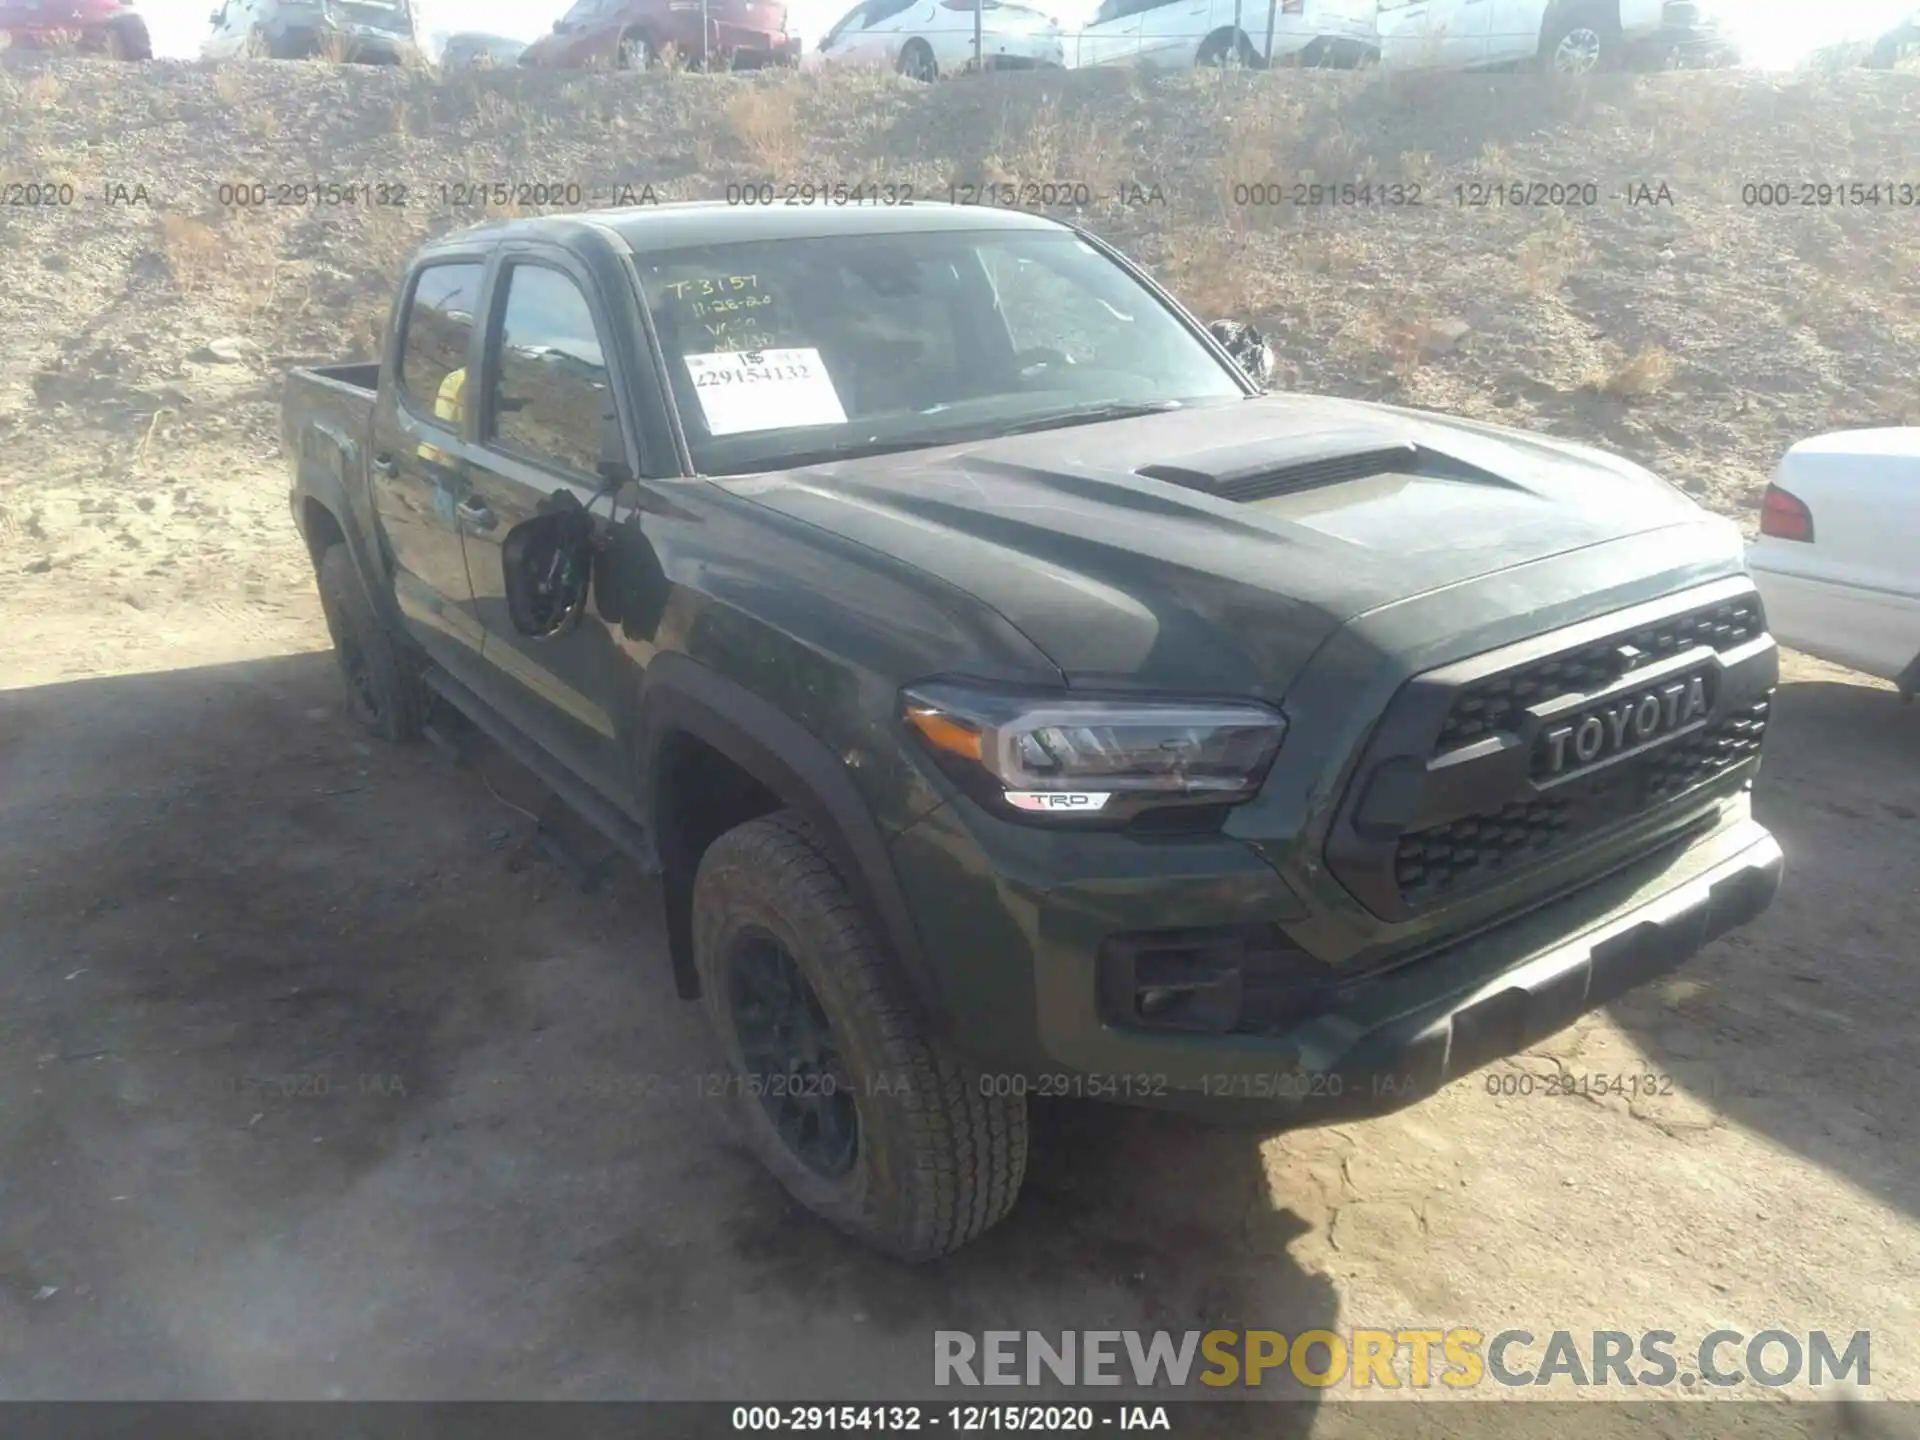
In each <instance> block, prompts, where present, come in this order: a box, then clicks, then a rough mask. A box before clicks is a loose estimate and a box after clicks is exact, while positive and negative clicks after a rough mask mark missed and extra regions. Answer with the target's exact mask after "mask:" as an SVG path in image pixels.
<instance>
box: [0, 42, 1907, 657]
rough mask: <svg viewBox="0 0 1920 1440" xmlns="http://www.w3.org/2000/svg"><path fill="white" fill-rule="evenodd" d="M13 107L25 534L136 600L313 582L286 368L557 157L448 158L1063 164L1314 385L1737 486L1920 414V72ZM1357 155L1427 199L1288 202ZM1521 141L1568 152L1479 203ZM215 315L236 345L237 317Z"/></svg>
mask: <svg viewBox="0 0 1920 1440" xmlns="http://www.w3.org/2000/svg"><path fill="white" fill-rule="evenodd" d="M0 135H4V136H5V137H6V141H5V146H4V149H0V184H7V185H10V186H11V187H13V188H11V189H10V190H9V191H8V192H6V198H8V199H9V200H15V201H20V200H26V199H29V198H31V197H32V196H34V195H35V194H38V195H40V196H41V198H42V199H43V200H44V199H45V198H46V194H47V190H46V188H45V187H49V186H50V187H53V188H52V192H51V193H52V196H53V198H54V200H55V201H56V203H53V204H46V203H42V204H38V205H34V204H27V203H8V204H5V205H0V266H4V270H3V271H0V334H4V335H5V337H6V344H5V346H4V348H3V349H0V438H4V441H5V444H6V451H5V454H6V456H7V460H6V463H5V465H4V467H0V483H3V484H4V487H5V488H4V491H0V531H5V532H7V535H8V541H7V546H6V556H5V559H4V561H0V563H4V564H6V565H7V566H8V567H9V568H13V569H15V570H16V571H17V572H20V571H24V574H25V577H26V583H28V584H33V583H35V580H34V577H42V578H41V581H40V582H39V583H45V584H48V585H57V584H59V583H61V581H62V580H63V579H72V578H77V577H80V576H85V577H88V578H97V579H98V580H100V581H101V582H102V583H104V584H105V585H106V586H107V587H108V589H107V593H108V594H109V595H110V596H117V597H118V598H119V599H121V600H123V601H124V603H125V605H126V606H127V607H129V608H131V609H134V610H140V611H147V612H155V611H158V610H163V609H165V608H167V607H168V606H170V605H171V604H173V603H174V602H178V601H186V602H190V603H201V602H204V603H206V604H211V605H213V606H215V607H216V610H217V612H218V613H219V614H220V615H221V616H223V617H224V620H223V623H230V624H231V625H233V626H235V627H238V628H239V629H240V630H241V631H245V630H246V629H247V627H249V626H260V625H270V624H272V623H274V614H275V612H276V610H277V609H278V610H284V609H285V607H287V606H289V605H291V606H293V607H295V609H298V610H299V613H300V614H302V615H304V614H305V610H304V608H303V607H305V605H306V596H305V594H304V589H305V583H304V577H303V576H302V575H301V574H300V566H301V564H302V557H300V556H299V554H298V552H297V549H296V548H295V547H294V545H293V544H292V535H291V531H290V527H289V526H288V525H287V524H286V521H285V517H284V510H283V502H282V498H281V491H280V487H279V482H278V477H277V474H276V451H277V446H278V426H277V402H278V393H279V372H280V371H281V370H282V369H284V367H285V366H287V365H288V364H290V363H295V362H298V361H301V360H306V359H312V358H318V357H331V356H336V355H338V356H344V355H349V354H361V355H364V354H367V353H369V346H370V344H371V342H372V337H373V335H374V334H375V330H376V327H377V325H378V324H379V321H380V319H381V317H382V316H383V314H384V312H385V309H386V305H387V302H388V298H389V294H390V289H391V285H392V282H393V280H394V277H395V275H396V272H397V268H398V267H399V265H400V264H401V262H402V259H403V257H404V256H405V255H406V253H407V251H408V250H409V248H410V247H411V246H412V245H413V243H414V242H415V241H416V240H417V239H418V238H419V237H420V236H421V235H423V234H428V233H437V232H440V231H444V230H447V229H450V228H454V227H457V226H461V225H465V224H469V223H472V222H474V221H476V220H478V219H480V218H482V217H483V215H485V214H486V213H488V211H489V210H496V211H497V210H498V209H500V208H507V209H514V208H517V206H516V205H514V204H513V203H511V202H512V201H517V200H520V199H523V198H524V199H529V200H537V199H540V198H542V194H541V191H540V190H539V189H538V188H535V189H533V190H531V191H529V192H527V193H526V194H525V195H524V196H523V195H520V194H515V195H512V196H509V197H508V198H509V200H510V203H509V205H508V206H506V207H499V206H496V205H493V204H491V200H492V199H493V198H496V197H488V201H487V203H485V204H483V205H474V204H467V205H461V204H459V203H454V202H457V201H459V200H460V199H462V198H466V199H469V200H471V199H472V198H474V197H472V196H466V197H462V196H460V195H457V194H454V193H451V191H443V189H442V187H443V186H447V187H458V186H462V185H467V186H471V185H473V184H475V183H479V184H482V185H492V184H494V183H496V182H503V183H504V184H505V185H507V186H510V187H515V188H516V189H517V188H518V187H521V186H531V187H547V192H546V194H547V196H548V197H554V196H557V198H559V199H560V200H561V201H563V202H564V201H566V200H568V199H573V198H577V199H578V200H580V201H583V202H585V203H587V204H605V203H609V202H610V201H612V200H613V199H614V198H616V196H617V195H618V194H619V187H622V186H625V187H630V188H629V189H628V191H627V192H626V198H632V199H642V200H644V199H645V198H647V196H648V195H649V194H650V195H651V196H652V197H653V198H656V199H660V200H669V199H682V198H696V197H714V198H718V197H722V196H724V194H725V193H726V187H727V186H728V185H730V184H733V185H738V184H747V183H755V182H761V181H772V182H774V183H775V184H776V185H786V184H789V183H797V184H802V185H805V184H813V185H816V186H827V187H831V186H834V185H840V184H847V185H855V184H860V183H863V182H864V183H872V184H880V185H896V186H904V185H911V186H913V187H914V189H915V192H916V193H917V194H918V195H921V196H934V197H945V196H946V195H947V193H948V187H949V186H955V185H979V184H983V183H990V184H992V185H994V186H1000V185H1005V184H1014V185H1019V186H1023V187H1024V186H1028V185H1031V186H1037V187H1053V189H1052V195H1053V198H1059V199H1065V200H1067V201H1069V202H1072V201H1075V200H1079V201H1084V202H1086V203H1084V204H1082V205H1080V206H1078V207H1077V209H1076V208H1075V207H1073V206H1072V205H1071V204H1069V205H1067V206H1063V207H1059V208H1060V213H1077V214H1078V216H1079V218H1081V219H1082V220H1083V221H1085V222H1086V223H1088V224H1090V225H1092V226H1093V227H1094V228H1095V229H1096V230H1098V231H1099V232H1100V233H1102V234H1104V235H1106V236H1108V237H1110V238H1112V239H1113V240H1115V241H1117V242H1119V243H1120V244H1121V245H1122V246H1123V247H1125V248H1126V249H1127V250H1129V251H1130V252H1131V253H1133V254H1134V255H1135V256H1137V257H1138V258H1140V259H1142V260H1143V261H1145V262H1146V263H1147V264H1148V265H1149V266H1150V267H1151V268H1152V269H1153V270H1154V271H1155V272H1156V273H1157V274H1159V275H1160V276H1161V277H1162V278H1163V279H1165V280H1166V281H1167V282H1169V283H1170V284H1171V285H1172V287H1173V288H1174V289H1175V290H1176V291H1177V292H1178V293H1179V294H1180V295H1181V296H1182V297H1183V298H1184V299H1186V300H1187V301H1188V302H1189V303H1190V304H1191V305H1192V306H1193V307H1194V308H1195V309H1196V310H1198V311H1200V312H1202V313H1203V314H1206V315H1209V316H1212V315H1217V314H1233V315H1240V316H1250V317H1253V318H1256V319H1258V320H1259V321H1261V322H1263V323H1264V324H1266V326H1267V328H1268V329H1269V330H1270V331H1271V332H1272V333H1273V334H1274V336H1275V337H1276V339H1277V341H1278V343H1279V346H1280V348H1281V351H1282V355H1283V365H1282V381H1283V383H1286V384H1288V385H1291V386H1297V387H1300V388H1306V389H1316V390H1325V391H1331V392H1337V393H1342V394H1348V395H1357V396H1363V397H1370V398H1379V399H1387V400H1392V401H1396V402H1400V403H1407V404H1414V405H1421V406H1430V407H1436V408H1443V409H1449V410H1458V411H1464V412H1467V413H1470V414H1474V415H1477V416H1481V417H1486V418H1492V419H1498V420H1504V421H1508V422H1513V423H1518V424H1523V425H1529V426H1534V427H1539V428H1542V429H1546V430H1550V431H1553V432H1556V433H1560V434H1565V435H1571V436H1575V437H1578V438H1582V439H1586V440H1590V441H1594V442H1597V443H1600V444H1603V445H1607V446H1610V447H1614V448H1617V449H1619V450H1621V451H1624V452H1625V453H1627V454H1629V455H1631V456H1632V457H1633V458H1635V459H1638V460H1640V461H1642V462H1644V463H1647V464H1650V465H1653V466H1655V467H1656V468H1658V469H1659V470H1661V471H1662V472H1663V473H1665V474H1667V475H1669V476H1670V477H1672V478H1673V479H1675V480H1676V481H1677V482H1679V483H1680V484H1682V485H1683V486H1685V487H1686V488H1687V489H1688V490H1690V491H1691V492H1692V493H1694V494H1695V495H1697V496H1699V497H1700V498H1701V499H1703V500H1704V501H1706V502H1707V503H1709V504H1711V505H1713V506H1715V507H1716V508H1719V509H1722V510H1724V511H1727V512H1728V513H1733V514H1741V513H1743V512H1745V511H1747V510H1749V509H1750V507H1751V506H1752V504H1753V502H1754V497H1755V495H1756V493H1757V491H1758V489H1759V487H1760V486H1761V485H1762V483H1763V482H1764V479H1765V476H1766V474H1767V472H1768V470H1769V469H1770V467H1771V466H1772V464H1773V463H1774V461H1775V460H1776V458H1777V456H1778V454H1779V452H1780V450H1781V449H1782V448H1783V447H1784V446H1786V445H1787V444H1789V443H1790V442H1791V441H1792V440H1794V439H1796V438H1798V437H1800V436H1803V435H1806V434H1808V433H1810V432H1814V431H1817V430H1820V429H1822V428H1826V427H1833V426H1844V425H1861V424H1872V423H1887V422H1906V423H1917V422H1920V381H1916V379H1915V377H1916V376H1917V375H1920V263H1917V262H1920V204H1914V203H1911V202H1913V201H1915V200H1916V199H1920V195H1916V194H1915V193H1914V190H1913V187H1920V147H1916V143H1915V137H1916V136H1920V75H1915V74H1910V73H1884V74H1882V73H1869V72H1855V73H1851V74H1842V75H1837V76H1830V77H1822V78H1794V79H1782V78H1772V77H1761V76H1743V75H1735V74H1700V73H1693V74H1673V75H1659V76H1648V77H1625V76H1621V77H1602V78H1600V79H1597V80H1595V81H1593V82H1591V83H1589V84H1585V85H1581V86H1577V87H1572V88H1568V87H1565V86H1562V85H1557V84H1554V83H1550V82H1547V81H1544V80H1539V79H1535V78H1532V77H1523V76H1505V77H1478V78H1474V77H1418V76H1416V77H1405V76H1389V75H1377V74H1376V75H1372V76H1366V75H1351V74H1348V75H1342V74H1313V73H1288V74H1276V75H1228V76H1224V77H1221V76H1203V75H1177V76H1160V77H1153V76H1141V75H1137V74H1134V73H1132V72H1129V71H1125V70H1107V71H1094V72H1081V73H1077V74H1069V75H1055V76H1037V75H1007V76H998V77H988V78H987V79H985V80H981V81H974V82H956V83H946V84H941V85H938V86H936V87H933V88H931V89H923V88H920V87H917V86H914V85H911V84H909V83H907V82H904V81H899V80H896V79H894V78H893V77H891V76H877V75H837V76H830V77H826V78H816V77H811V76H802V77H766V76H762V77H746V76H699V75H686V74H678V75H676V74H664V75H658V76H652V77H645V78H640V79H635V78H633V77H626V76H612V75H570V74H560V73H538V72H534V73H528V72H498V73H487V74H469V75H459V76H453V77H438V76H435V75H433V74H430V73H425V72H406V71H398V70H373V69H356V70H341V69H335V68H333V67H329V66H325V65H318V64H283V63H268V64H250V65H239V66H230V67H227V68H224V69H212V68H207V67H204V66H201V65H194V64H181V63H164V62H163V63H157V64H150V65H143V66H138V67H129V66H124V65H122V66H115V65H111V64H106V63H98V62H91V63H90V62H87V61H81V60H71V59H66V60H32V59H29V58H26V57H20V56H14V57H10V58H9V59H8V60H7V61H6V62H5V63H4V65H0ZM1351 181H1373V182H1375V183H1376V184H1378V183H1380V182H1385V183H1386V184H1388V185H1392V186H1404V187H1413V186H1418V187H1419V195H1420V198H1421V199H1422V200H1423V201H1424V202H1425V203H1424V204H1422V205H1421V206H1419V207H1414V206H1412V205H1410V204H1406V203H1403V202H1404V201H1406V200H1408V199H1410V198H1411V191H1410V190H1398V191H1389V192H1386V193H1385V195H1384V200H1385V202H1386V203H1381V201H1382V198H1383V196H1382V194H1381V192H1378V191H1376V193H1375V196H1374V202H1375V203H1372V204H1365V205H1361V204H1335V205H1318V206H1315V205H1304V206H1302V205H1295V204H1291V203H1278V204H1274V203H1257V202H1259V201H1261V200H1264V199H1269V198H1270V199H1277V200H1283V201H1290V200H1291V199H1293V196H1292V194H1291V193H1289V192H1290V191H1291V187H1292V186H1293V185H1294V184H1296V183H1301V182H1321V183H1331V184H1339V183H1341V182H1351ZM1803 181H1814V182H1843V183H1844V182H1859V183H1868V184H1870V183H1872V182H1875V181H1879V182H1883V183H1884V182H1887V181H1894V182H1898V183H1903V184H1906V185H1908V186H1909V187H1910V188H1909V191H1908V193H1907V194H1906V195H1905V197H1904V198H1905V199H1906V200H1907V201H1908V202H1910V203H1908V204H1906V205H1905V206H1901V205H1898V204H1888V203H1886V201H1887V199H1888V196H1887V194H1886V193H1885V192H1884V191H1883V192H1882V195H1881V200H1882V203H1881V204H1880V205H1879V206H1871V205H1868V206H1854V205H1846V206H1843V205H1839V204H1810V205H1802V204H1797V203H1796V204H1789V205H1785V206H1780V205H1765V204H1751V203H1745V202H1746V201H1747V200H1750V199H1753V198H1755V197H1753V196H1752V195H1751V194H1749V193H1747V192H1746V191H1745V187H1747V186H1751V185H1755V184H1763V183H1764V184H1781V185H1783V186H1797V185H1798V184H1799V183H1800V182H1803ZM1504 182H1521V183H1522V184H1526V185H1532V184H1540V185H1551V186H1556V187H1559V188H1560V190H1561V191H1562V192H1565V193H1563V194H1559V195H1555V194H1551V193H1550V194H1548V195H1546V196H1545V197H1530V198H1544V199H1546V201H1547V202H1548V203H1545V204H1524V205H1512V204H1506V203H1484V204H1465V205H1463V204H1461V203H1460V199H1461V196H1462V191H1461V189H1460V188H1459V187H1475V186H1479V187H1483V189H1484V187H1489V186H1497V185H1499V184H1501V183H1504ZM223 185H226V186H241V187H246V186H262V187H264V188H265V190H266V191H267V192H268V193H269V195H271V196H272V198H275V199H278V198H280V187H300V186H306V187H314V188H316V189H318V188H320V187H326V186H328V185H344V186H355V185H371V186H404V187H405V188H406V192H407V196H406V198H407V200H408V202H409V203H408V204H407V206H406V207H405V208H399V207H395V206H380V205H369V204H366V203H364V199H363V203H359V204H354V205H345V204H333V203H328V201H329V197H328V196H326V195H325V194H321V195H320V197H319V199H320V202H321V203H317V204H315V203H310V204H305V205H301V204H293V205H278V204H269V205H264V206H263V205H244V204H237V203H223V200H224V201H229V202H231V201H233V200H234V199H236V198H237V197H236V196H235V194H234V193H232V192H228V193H226V194H223V192H222V189H221V187H222V186H223ZM1268 185H1272V186H1274V187H1275V188H1274V189H1273V190H1272V191H1263V190H1261V189H1259V188H1254V189H1249V188H1247V187H1262V186H1268ZM1585 186H1591V187H1592V190H1591V191H1590V192H1588V193H1587V194H1582V193H1581V189H1582V187H1585ZM60 187H71V189H70V190H68V189H62V188H60ZM570 187H578V190H577V194H576V193H573V192H570ZM290 194H291V195H292V196H293V197H294V198H297V195H298V192H297V190H296V191H292V192H290ZM259 195H260V191H259V190H258V189H256V190H255V191H254V196H255V197H256V198H257V197H258V196H259ZM69 198H70V203H66V202H67V201H68V200H69ZM388 198H392V192H391V191H390V192H388ZM1023 198H1025V197H1024V195H1023ZM1040 198H1047V197H1046V194H1045V192H1044V191H1043V192H1041V195H1040ZM1470 198H1476V197H1472V196H1471V195H1470ZM1477 198H1479V199H1481V200H1486V199H1488V198H1489V197H1488V196H1487V195H1486V194H1485V193H1482V194H1480V195H1479V196H1478V197H1477ZM1494 198H1496V199H1497V197H1494ZM1791 198H1793V199H1796V200H1797V199H1798V198H1799V197H1798V196H1793V197H1791ZM1815 198H1816V199H1818V198H1820V197H1817V196H1816V197H1815ZM1893 198H1894V199H1896V200H1897V199H1899V198H1902V197H1899V196H1895V197H1893ZM1557 200H1567V201H1570V202H1572V203H1553V202H1555V201H1557ZM1587 200H1592V201H1594V202H1595V203H1579V202H1582V201H1587ZM1635 200H1638V201H1639V202H1641V203H1632V202H1633V201H1635ZM129 202H130V203H129ZM548 208H551V207H548ZM558 208H571V207H569V206H567V205H565V204H564V203H563V204H562V205H561V206H560V207H558ZM224 340H235V341H238V342H240V343H238V344H237V345H224V344H221V345H216V346H215V347H214V350H211V351H210V350H208V349H207V348H206V347H207V346H208V345H209V342H217V341H224ZM236 481H238V482H242V483H233V482H236ZM295 581H298V582H300V583H299V584H298V585H297V586H294V585H293V584H292V582H295ZM296 591H298V592H300V593H297V594H296ZM196 596H198V597H200V600H199V601H195V599H194V597H196ZM287 613H288V614H291V613H293V612H292V611H287ZM29 628H31V627H29ZM30 640H31V637H30V636H27V637H20V636H16V637H15V640H14V641H12V642H10V643H9V644H8V646H7V653H10V654H14V655H20V654H22V653H23V652H22V651H21V650H20V649H19V648H18V647H19V646H20V645H22V644H27V643H29V642H30ZM21 663H27V662H26V661H24V660H23V661H22V662H21ZM41 663H47V664H51V663H54V662H51V661H43V662H41ZM84 663H86V662H85V661H84V660H83V659H82V658H80V657H69V658H68V659H66V660H62V661H60V662H58V663H57V665H56V669H57V670H58V671H60V672H66V673H71V667H72V666H74V665H83V664H84Z"/></svg>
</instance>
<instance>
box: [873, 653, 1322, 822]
mask: <svg viewBox="0 0 1920 1440" xmlns="http://www.w3.org/2000/svg"><path fill="white" fill-rule="evenodd" d="M901 715H902V718H903V719H904V720H905V721H906V723H907V727H908V729H910V730H912V731H913V732H914V734H915V735H916V736H917V737H918V738H919V739H920V741H921V742H922V743H923V744H924V745H925V746H926V747H927V748H928V750H929V751H930V752H931V753H932V755H933V758H934V759H935V760H936V761H937V762H938V763H939V765H940V767H941V768H942V769H943V770H944V771H945V772H946V773H947V774H948V775H950V776H952V777H953V778H954V779H955V780H956V781H957V782H959V783H960V784H961V785H962V786H963V787H965V788H966V789H967V791H968V793H970V794H972V795H973V796H974V797H975V798H976V799H979V800H980V801H981V802H982V803H983V804H986V805H987V806H989V807H990V808H992V809H995V810H997V811H1000V812H1001V813H1003V814H1014V815H1029V816H1051V817H1058V818H1062V819H1075V820H1078V819H1082V818H1084V819H1087V820H1097V821H1099V822H1104V823H1109V824H1119V823H1124V822H1125V821H1127V820H1130V819H1131V818H1133V816H1135V815H1137V814H1139V813H1140V812H1141V811H1142V810H1146V809H1159V808H1164V807H1168V806H1183V805H1185V806H1191V805H1211V806H1217V805H1237V804H1239V803H1240V802H1241V801H1243V800H1249V799H1251V798H1252V797H1253V796H1254V795H1255V794H1256V793H1257V792H1258V791H1259V789H1260V785H1261V782H1262V781H1264V780H1265V779H1266V774H1267V770H1268V768H1269V767H1270V766H1271V765H1272V764H1273V757H1274V755H1275V753H1276V752H1278V750H1279V749H1280V741H1281V739H1282V737H1283V736H1285V734H1286V729H1287V722H1286V719H1285V717H1283V716H1282V715H1281V714H1280V713H1279V712H1278V711H1276V710H1272V709H1269V708H1268V707H1267V706H1265V705H1259V704H1254V703H1250V702H1244V701H1210V700H1191V701H1190V700H1142V699H1133V698H1130V697H1123V696H1115V697H1110V698H1093V697H1084V698H1083V697H1081V696H1067V695H1059V694H1034V693H1026V694H1017V693H1013V692H995V691H991V690H986V689H977V688H975V687H973V686H969V685H964V684H959V683H954V682H948V681H930V682H928V683H926V684H921V685H915V686H912V687H911V688H909V689H907V690H905V691H903V692H902V693H901Z"/></svg>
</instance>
